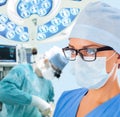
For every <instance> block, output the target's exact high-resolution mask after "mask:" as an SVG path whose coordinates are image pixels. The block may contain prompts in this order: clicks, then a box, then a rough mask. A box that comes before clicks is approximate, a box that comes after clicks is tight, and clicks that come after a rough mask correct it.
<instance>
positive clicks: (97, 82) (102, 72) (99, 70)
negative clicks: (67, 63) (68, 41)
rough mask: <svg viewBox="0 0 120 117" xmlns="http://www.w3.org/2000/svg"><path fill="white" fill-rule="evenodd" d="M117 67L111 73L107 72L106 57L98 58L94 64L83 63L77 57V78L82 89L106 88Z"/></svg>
mask: <svg viewBox="0 0 120 117" xmlns="http://www.w3.org/2000/svg"><path fill="white" fill-rule="evenodd" d="M115 66H116V65H114V67H113V69H112V70H111V72H110V73H107V72H106V57H97V58H96V60H95V61H93V62H86V61H83V60H82V59H81V58H80V57H77V59H76V62H75V76H76V80H77V83H78V85H79V86H80V87H84V88H88V89H98V88H101V87H102V86H104V84H105V83H106V82H107V80H108V79H109V77H110V76H111V75H112V73H113V71H114V69H115Z"/></svg>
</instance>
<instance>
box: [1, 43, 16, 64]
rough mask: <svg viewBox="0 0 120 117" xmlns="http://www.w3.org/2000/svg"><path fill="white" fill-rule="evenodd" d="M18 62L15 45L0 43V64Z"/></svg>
mask: <svg viewBox="0 0 120 117" xmlns="http://www.w3.org/2000/svg"><path fill="white" fill-rule="evenodd" d="M16 64H18V49H17V45H4V44H0V65H2V66H13V65H16Z"/></svg>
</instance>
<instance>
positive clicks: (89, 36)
mask: <svg viewBox="0 0 120 117" xmlns="http://www.w3.org/2000/svg"><path fill="white" fill-rule="evenodd" d="M119 31H120V9H116V8H113V7H111V6H110V5H108V4H106V3H104V2H101V1H96V2H90V3H89V4H88V5H87V6H86V7H85V8H84V9H83V10H82V11H81V13H80V14H79V16H78V19H77V21H76V23H75V25H74V26H73V29H72V31H71V33H70V36H69V44H68V46H67V47H65V48H63V52H64V54H65V57H66V58H67V59H68V60H70V61H74V62H73V63H74V65H75V71H74V72H75V78H76V81H77V83H78V84H79V86H80V88H78V89H73V90H70V91H65V92H63V94H62V95H61V97H60V98H59V100H58V102H57V105H56V109H55V111H54V115H53V117H119V116H120V83H119V78H120V69H119V64H120V32H119Z"/></svg>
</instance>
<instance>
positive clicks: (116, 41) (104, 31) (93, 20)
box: [70, 1, 120, 54]
mask: <svg viewBox="0 0 120 117" xmlns="http://www.w3.org/2000/svg"><path fill="white" fill-rule="evenodd" d="M70 38H82V39H86V40H90V41H93V42H96V43H99V44H102V45H107V46H110V47H112V48H113V49H114V50H115V51H116V52H118V53H119V54H120V9H117V8H113V7H111V6H110V5H108V4H106V3H103V2H100V1H97V2H92V3H89V4H88V5H87V6H86V7H85V8H84V9H83V10H82V11H81V12H80V14H79V16H78V19H77V20H76V23H75V25H74V26H73V29H72V31H71V34H70Z"/></svg>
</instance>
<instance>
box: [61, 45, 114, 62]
mask: <svg viewBox="0 0 120 117" xmlns="http://www.w3.org/2000/svg"><path fill="white" fill-rule="evenodd" d="M86 49H88V48H82V49H78V50H77V49H74V48H69V46H67V47H65V48H62V51H63V53H64V56H65V57H66V59H68V57H67V56H66V54H65V50H74V51H75V52H76V53H75V58H74V59H68V60H70V61H75V60H76V56H77V55H78V54H79V55H80V57H81V58H82V60H84V61H87V62H92V61H95V60H96V54H97V52H100V51H107V50H114V49H113V48H112V47H109V46H103V47H100V48H89V49H95V53H94V55H95V57H94V59H93V60H85V59H84V56H83V54H82V53H81V52H80V51H81V50H86Z"/></svg>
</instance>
